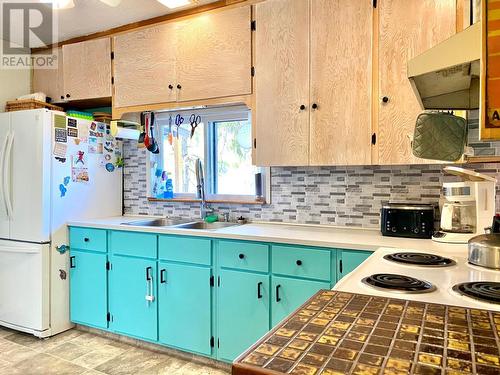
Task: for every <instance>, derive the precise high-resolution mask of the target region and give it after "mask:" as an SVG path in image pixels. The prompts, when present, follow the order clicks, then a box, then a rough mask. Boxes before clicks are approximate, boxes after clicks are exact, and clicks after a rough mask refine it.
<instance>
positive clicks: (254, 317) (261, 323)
mask: <svg viewBox="0 0 500 375" xmlns="http://www.w3.org/2000/svg"><path fill="white" fill-rule="evenodd" d="M219 278H220V286H219V291H218V293H219V294H218V304H217V313H218V319H217V327H218V340H219V348H218V358H219V359H221V360H225V361H233V360H234V359H235V358H236V357H237V356H238V355H239V354H241V353H242V352H243V351H245V350H246V349H248V348H249V347H250V346H251V345H252V344H253V343H255V342H256V341H257V340H258V339H259V338H261V337H262V336H263V335H264V334H265V333H267V332H268V331H269V328H270V326H269V311H270V310H269V275H267V274H258V273H253V272H242V271H233V270H224V269H222V270H220V271H219Z"/></svg>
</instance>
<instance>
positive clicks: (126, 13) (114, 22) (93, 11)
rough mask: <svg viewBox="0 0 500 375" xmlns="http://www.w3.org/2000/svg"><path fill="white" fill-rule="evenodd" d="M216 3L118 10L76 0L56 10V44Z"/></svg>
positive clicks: (149, 3)
mask: <svg viewBox="0 0 500 375" xmlns="http://www.w3.org/2000/svg"><path fill="white" fill-rule="evenodd" d="M4 1H6V0H0V3H1V2H4ZM44 1H46V0H44ZM215 1H216V0H192V2H193V4H192V5H189V6H185V7H180V8H176V9H169V8H167V7H166V6H164V5H162V4H160V3H159V2H158V1H157V0H122V1H121V3H120V5H118V6H117V7H111V6H108V5H106V4H104V3H102V2H101V1H99V0H74V3H75V7H74V8H71V9H60V10H57V11H56V12H57V16H58V25H59V30H58V37H57V41H64V40H68V39H70V38H74V37H77V36H83V35H88V34H92V33H95V32H98V31H104V30H108V29H111V28H114V27H117V26H122V25H126V24H128V23H131V22H136V21H141V20H145V19H148V18H153V17H157V16H162V15H165V14H168V13H174V12H178V11H179V10H184V9H187V8H192V7H196V6H199V5H203V4H208V3H213V2H215Z"/></svg>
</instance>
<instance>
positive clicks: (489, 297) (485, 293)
mask: <svg viewBox="0 0 500 375" xmlns="http://www.w3.org/2000/svg"><path fill="white" fill-rule="evenodd" d="M453 290H454V291H455V292H457V293H459V294H461V295H463V296H467V297H471V298H474V299H476V300H479V301H484V302H494V303H500V283H495V282H489V281H472V282H468V283H461V284H457V285H454V286H453Z"/></svg>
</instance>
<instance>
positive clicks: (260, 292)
mask: <svg viewBox="0 0 500 375" xmlns="http://www.w3.org/2000/svg"><path fill="white" fill-rule="evenodd" d="M261 288H262V281H261V282H259V283H258V284H257V298H258V299H261V298H262V290H261Z"/></svg>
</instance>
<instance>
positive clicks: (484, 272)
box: [333, 247, 500, 311]
mask: <svg viewBox="0 0 500 375" xmlns="http://www.w3.org/2000/svg"><path fill="white" fill-rule="evenodd" d="M396 252H415V253H428V254H436V255H440V256H443V257H446V258H450V259H453V260H454V261H455V262H456V264H454V265H451V266H447V267H427V266H416V265H406V264H400V263H396V262H392V261H389V260H386V259H384V258H383V257H384V255H387V254H393V253H396ZM376 273H391V274H398V275H404V276H410V277H414V278H416V279H419V280H423V281H427V282H429V283H431V284H433V285H434V286H435V287H436V289H435V290H434V291H431V292H426V293H405V292H399V291H391V290H383V289H380V288H374V287H371V286H369V285H366V284H364V283H363V282H362V281H361V280H362V279H363V278H365V277H368V276H371V275H373V274H376ZM470 281H495V282H500V271H496V270H490V269H486V268H483V267H477V266H473V265H470V264H469V263H468V262H467V250H464V249H463V247H460V249H459V250H458V249H457V250H453V251H450V252H440V253H437V252H435V251H434V252H433V251H422V250H413V249H394V248H380V249H378V250H377V251H375V252H374V253H373V254H372V255H371V256H370V257H369V258H368V259H367V260H366V261H365V262H363V263H362V264H361V265H360V266H359V267H358V268H356V269H355V270H354V271H353V272H351V273H350V274H348V275H346V276H345V277H344V278H342V279H341V280H340V281H339V282H338V283H337V284H336V285H335V287H334V288H333V289H334V290H338V291H343V292H351V293H360V294H368V295H373V296H382V297H389V298H401V299H406V300H412V301H421V302H429V303H440V304H446V305H455V306H463V307H469V308H478V309H486V310H495V311H500V304H496V303H490V302H481V301H478V300H476V299H473V298H471V297H467V296H462V295H460V294H458V293H457V292H455V291H453V290H452V287H453V286H454V285H456V284H459V283H464V282H470Z"/></svg>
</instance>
